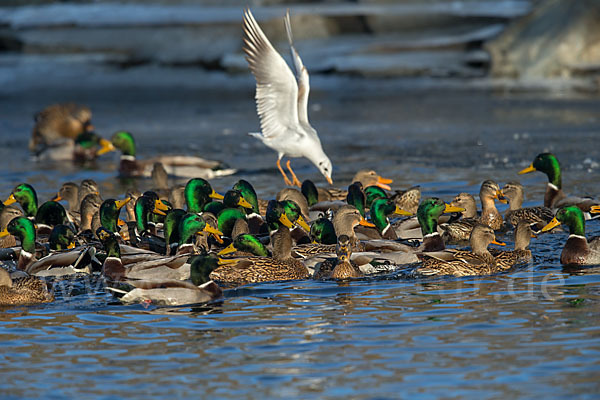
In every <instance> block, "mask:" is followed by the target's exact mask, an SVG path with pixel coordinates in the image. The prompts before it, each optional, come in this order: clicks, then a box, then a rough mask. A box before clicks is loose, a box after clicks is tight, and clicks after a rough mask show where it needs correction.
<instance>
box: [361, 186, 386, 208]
mask: <svg viewBox="0 0 600 400" xmlns="http://www.w3.org/2000/svg"><path fill="white" fill-rule="evenodd" d="M364 192H365V197H366V201H365V206H366V207H367V208H371V207H372V206H373V202H374V201H375V200H377V199H387V198H388V195H387V193H386V192H385V190H383V189H382V188H380V187H379V186H375V185H373V186H367V187H366V188H365V190H364Z"/></svg>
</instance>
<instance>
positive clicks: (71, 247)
mask: <svg viewBox="0 0 600 400" xmlns="http://www.w3.org/2000/svg"><path fill="white" fill-rule="evenodd" d="M74 248H75V242H71V243H70V244H69V245H68V246H67V249H74Z"/></svg>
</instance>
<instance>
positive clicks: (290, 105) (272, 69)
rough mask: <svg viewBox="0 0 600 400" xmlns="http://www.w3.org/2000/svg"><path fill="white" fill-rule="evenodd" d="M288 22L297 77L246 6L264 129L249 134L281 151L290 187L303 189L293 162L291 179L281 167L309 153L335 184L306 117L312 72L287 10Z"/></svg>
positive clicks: (247, 42)
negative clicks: (298, 48) (296, 41)
mask: <svg viewBox="0 0 600 400" xmlns="http://www.w3.org/2000/svg"><path fill="white" fill-rule="evenodd" d="M284 22H285V26H286V32H287V37H288V41H289V43H290V48H291V51H292V58H293V60H294V69H295V70H296V77H294V75H293V74H292V71H291V70H290V68H289V67H288V66H287V64H286V62H285V61H284V59H283V58H282V57H281V56H280V55H279V53H278V52H277V51H276V50H275V48H274V47H273V46H272V45H271V42H269V39H267V36H266V35H265V34H264V33H263V31H262V29H261V28H260V26H259V25H258V23H257V22H256V20H255V19H254V16H253V15H252V13H251V12H250V10H249V9H246V11H245V13H244V44H245V45H244V52H245V53H246V60H247V61H248V65H249V67H250V71H252V74H253V75H254V77H255V78H256V106H257V112H258V116H259V117H260V123H261V130H262V132H261V133H250V135H251V136H254V137H256V138H257V139H259V140H261V141H262V142H263V143H264V144H265V146H267V147H269V148H271V149H273V150H275V151H276V152H277V153H278V156H277V168H278V169H279V171H280V172H281V175H282V176H283V179H284V181H285V183H286V185H288V186H292V185H297V186H298V187H300V181H299V180H298V178H297V177H296V174H295V173H294V171H293V170H292V168H291V166H290V160H288V162H287V164H286V165H287V168H288V170H289V171H290V173H291V175H292V181H290V180H289V179H288V177H287V175H286V174H285V172H284V171H283V168H281V159H282V158H283V157H284V156H288V157H291V158H296V157H306V158H307V159H309V160H310V161H311V162H312V163H313V164H314V165H315V166H316V167H317V168H318V169H319V171H320V172H321V174H323V176H324V177H325V179H327V182H329V184H330V185H331V184H332V180H331V173H332V165H331V161H330V160H329V157H327V155H326V154H325V152H324V151H323V147H322V146H321V141H320V140H319V136H318V134H317V131H316V130H315V129H314V128H313V127H312V126H311V125H310V123H309V121H308V110H307V108H308V94H309V91H310V85H309V78H308V71H307V70H306V68H305V67H304V65H303V64H302V60H301V59H300V56H299V55H298V52H297V51H296V49H295V48H294V45H293V44H292V29H291V25H290V18H289V13H287V14H286V16H285V18H284Z"/></svg>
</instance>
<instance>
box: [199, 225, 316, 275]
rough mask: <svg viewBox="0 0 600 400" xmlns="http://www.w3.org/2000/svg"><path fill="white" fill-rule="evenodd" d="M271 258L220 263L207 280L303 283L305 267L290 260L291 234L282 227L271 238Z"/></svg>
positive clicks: (244, 258)
mask: <svg viewBox="0 0 600 400" xmlns="http://www.w3.org/2000/svg"><path fill="white" fill-rule="evenodd" d="M271 241H272V243H273V257H256V256H252V257H242V258H234V259H227V260H225V259H222V260H220V261H219V264H220V266H219V268H217V269H216V270H214V271H213V272H212V273H211V274H210V279H212V280H214V281H216V282H220V283H223V284H227V285H244V284H247V283H258V282H269V281H284V280H297V279H306V278H308V277H309V272H308V269H307V268H306V266H304V264H303V263H302V262H300V261H299V260H297V259H295V258H293V257H292V236H291V234H290V230H289V229H288V228H287V227H286V226H284V225H281V226H280V227H279V228H278V229H277V231H276V232H275V233H273V234H272V235H271Z"/></svg>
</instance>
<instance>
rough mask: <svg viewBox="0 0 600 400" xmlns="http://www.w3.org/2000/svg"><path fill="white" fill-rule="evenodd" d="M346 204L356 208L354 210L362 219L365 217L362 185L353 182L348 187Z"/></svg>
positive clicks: (364, 198)
mask: <svg viewBox="0 0 600 400" xmlns="http://www.w3.org/2000/svg"><path fill="white" fill-rule="evenodd" d="M346 202H347V203H348V204H350V205H351V206H354V207H356V209H357V210H358V211H359V212H360V215H362V216H363V218H364V217H365V204H366V197H365V193H364V192H363V187H362V183H360V182H354V183H353V184H351V185H350V186H348V194H347V195H346Z"/></svg>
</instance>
